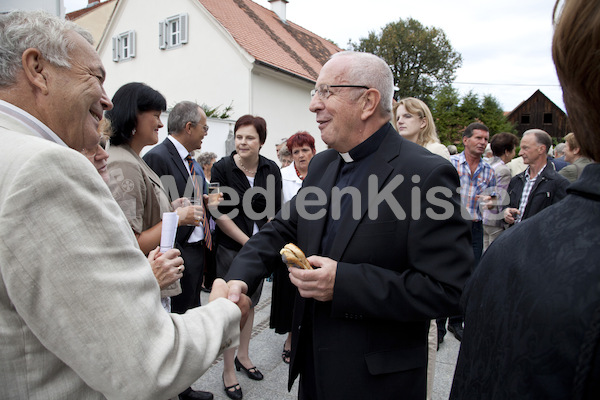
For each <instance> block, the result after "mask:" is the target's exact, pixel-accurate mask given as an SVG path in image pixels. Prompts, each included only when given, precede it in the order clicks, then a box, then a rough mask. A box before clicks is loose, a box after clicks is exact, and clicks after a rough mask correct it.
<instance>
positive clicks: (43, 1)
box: [0, 0, 65, 18]
mask: <svg viewBox="0 0 600 400" xmlns="http://www.w3.org/2000/svg"><path fill="white" fill-rule="evenodd" d="M11 10H25V11H32V10H44V11H47V12H49V13H50V14H53V15H56V16H59V17H61V18H64V17H65V7H64V4H63V0H2V2H0V12H6V11H11Z"/></svg>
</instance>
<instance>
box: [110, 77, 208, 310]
mask: <svg viewBox="0 0 600 400" xmlns="http://www.w3.org/2000/svg"><path fill="white" fill-rule="evenodd" d="M112 102H113V104H114V108H113V109H112V110H110V111H108V112H107V113H106V118H107V119H108V120H109V121H110V126H111V130H112V132H111V133H112V136H111V139H110V146H109V148H108V153H109V155H110V157H109V159H108V171H109V175H110V180H109V187H110V189H111V192H112V194H113V196H114V198H115V200H116V201H117V203H118V204H119V206H120V207H121V209H122V210H123V212H124V213H125V216H126V217H127V220H128V221H129V224H130V225H131V229H133V232H134V234H135V237H136V238H137V241H138V244H139V246H140V249H141V250H142V251H143V252H144V254H146V255H148V253H150V251H152V250H153V249H155V248H156V247H157V246H158V245H159V244H160V235H161V230H162V214H163V213H164V212H171V211H174V209H175V211H176V212H177V214H178V215H179V225H198V224H200V222H201V219H200V218H197V216H198V215H197V214H195V207H194V206H187V207H181V206H182V205H183V204H185V199H177V200H175V201H174V202H173V204H171V203H170V202H169V198H168V197H167V194H166V191H165V190H164V188H163V187H162V183H161V181H160V178H159V177H158V176H157V175H156V173H154V171H152V169H151V168H150V167H149V166H148V164H146V162H145V161H144V160H142V159H141V158H140V152H141V151H142V149H143V148H144V147H145V146H148V145H154V144H156V143H157V142H158V130H159V129H160V128H162V126H163V124H162V122H161V120H160V115H161V113H162V112H163V111H164V110H165V109H166V106H167V101H166V100H165V98H164V97H163V96H162V95H161V94H160V93H159V92H157V91H156V90H154V89H152V88H151V87H149V86H147V85H145V84H143V83H128V84H126V85H123V86H122V87H121V88H120V89H119V90H117V92H116V93H115V95H114V97H113V99H112ZM200 208H201V207H200ZM182 271H183V270H182ZM179 293H181V287H180V286H179V281H178V282H177V283H176V284H175V285H172V286H170V287H169V288H166V289H164V290H162V291H161V297H162V299H163V306H164V307H165V309H166V310H167V311H170V296H176V295H177V294H179Z"/></svg>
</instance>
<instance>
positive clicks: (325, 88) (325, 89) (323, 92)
mask: <svg viewBox="0 0 600 400" xmlns="http://www.w3.org/2000/svg"><path fill="white" fill-rule="evenodd" d="M331 88H356V89H370V88H369V87H368V86H363V85H321V86H319V87H318V88H316V89H313V90H311V91H310V97H314V96H315V94H317V93H318V94H319V97H320V98H321V99H323V100H324V99H327V98H329V96H331V94H332V93H331V91H330V90H329V89H331Z"/></svg>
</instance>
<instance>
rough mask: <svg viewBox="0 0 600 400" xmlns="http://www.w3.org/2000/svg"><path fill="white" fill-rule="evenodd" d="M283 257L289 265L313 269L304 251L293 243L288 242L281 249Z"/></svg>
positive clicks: (280, 252)
mask: <svg viewBox="0 0 600 400" xmlns="http://www.w3.org/2000/svg"><path fill="white" fill-rule="evenodd" d="M279 254H281V259H282V260H283V262H284V263H286V264H287V266H288V267H296V268H300V269H313V267H312V266H311V265H310V263H309V262H308V260H307V259H306V256H305V255H304V252H303V251H302V250H300V249H299V248H298V246H296V245H295V244H293V243H288V244H286V245H285V246H284V247H283V249H281V250H280V251H279Z"/></svg>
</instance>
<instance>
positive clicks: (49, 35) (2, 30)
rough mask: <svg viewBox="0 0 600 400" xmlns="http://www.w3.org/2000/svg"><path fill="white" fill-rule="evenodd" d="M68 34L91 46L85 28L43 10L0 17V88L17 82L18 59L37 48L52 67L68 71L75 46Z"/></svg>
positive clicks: (89, 37)
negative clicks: (75, 35)
mask: <svg viewBox="0 0 600 400" xmlns="http://www.w3.org/2000/svg"><path fill="white" fill-rule="evenodd" d="M69 32H76V33H78V34H79V35H81V36H82V37H83V38H84V39H85V40H87V41H88V42H89V43H90V44H92V45H93V44H94V38H93V37H92V35H91V34H90V33H89V32H88V31H86V30H85V29H84V28H82V27H80V26H79V25H77V24H75V23H74V22H71V21H65V20H62V19H60V18H58V17H56V16H54V15H51V14H48V13H47V12H44V11H12V12H9V13H7V14H0V87H8V86H11V85H14V84H15V83H16V82H17V73H18V72H19V70H20V69H22V68H23V64H22V61H21V57H22V56H23V53H24V52H25V50H27V49H31V48H33V49H38V50H39V51H40V52H41V54H42V56H43V57H44V58H45V59H46V60H48V61H50V63H52V64H53V65H56V66H58V67H64V68H70V67H71V64H70V58H69V51H70V50H71V49H72V48H73V46H74V43H73V40H72V39H71V38H69V37H68V36H67V33H69Z"/></svg>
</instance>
